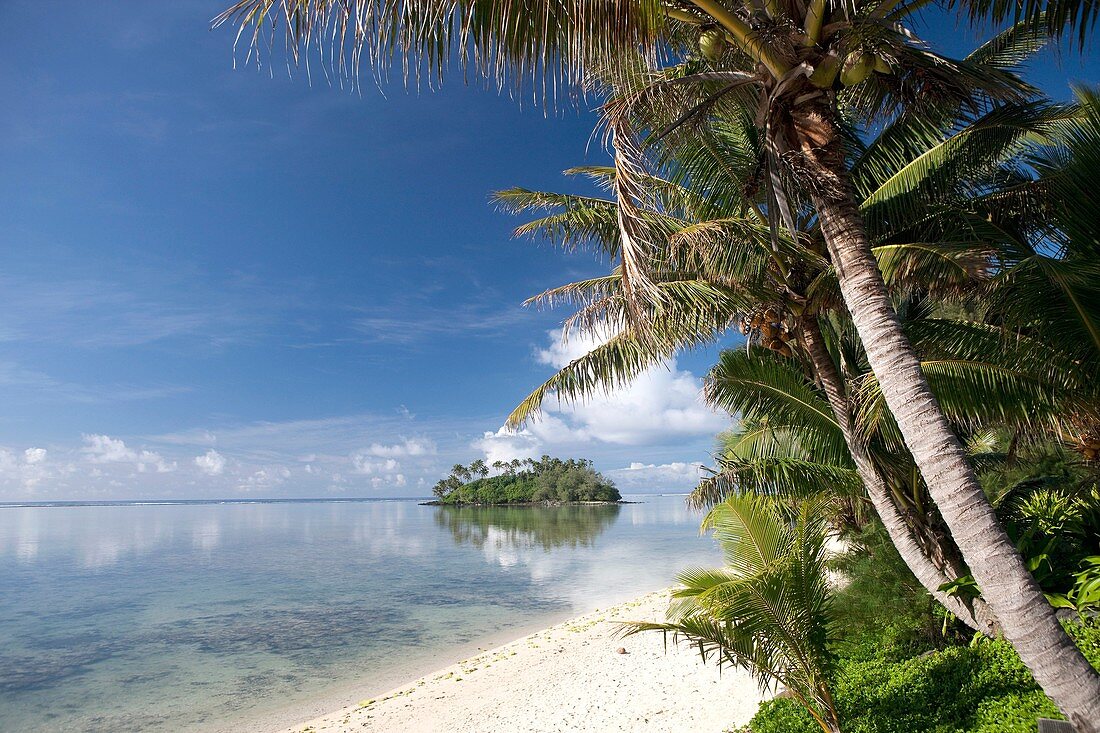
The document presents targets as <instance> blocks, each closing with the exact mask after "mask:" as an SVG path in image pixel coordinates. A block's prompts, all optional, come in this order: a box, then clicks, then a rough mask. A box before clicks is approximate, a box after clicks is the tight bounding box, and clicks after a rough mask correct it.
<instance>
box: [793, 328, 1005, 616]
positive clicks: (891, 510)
mask: <svg viewBox="0 0 1100 733" xmlns="http://www.w3.org/2000/svg"><path fill="white" fill-rule="evenodd" d="M799 340H800V341H801V343H802V346H803V348H804V349H805V350H806V353H807V355H808V356H809V358H810V362H811V363H812V364H813V370H814V373H815V375H816V376H817V378H818V379H819V380H820V382H821V386H822V389H824V391H825V394H826V396H827V397H828V400H829V406H830V407H831V408H832V410H833V416H834V417H835V418H836V421H837V425H839V426H840V432H841V434H842V435H843V436H844V442H845V444H846V445H847V446H848V452H849V453H850V454H851V456H852V462H853V463H855V464H856V469H857V470H858V471H859V476H860V479H862V481H863V486H864V488H865V489H866V491H867V496H868V498H869V499H870V500H871V505H872V506H874V508H875V512H876V513H877V514H878V516H879V519H880V520H881V521H882V525H883V527H885V529H886V534H887V535H889V537H890V541H891V542H893V544H894V547H896V548H897V551H898V554H900V555H901V558H902V559H903V560H904V561H905V564H906V565H908V566H909V569H910V570H911V571H912V572H913V575H914V576H916V578H917V580H918V581H920V583H921V585H923V586H924V587H925V589H927V590H928V592H929V593H931V594H932V596H933V597H934V598H935V599H936V600H937V601H939V602H940V603H941V604H942V605H943V606H944V608H946V609H947V610H948V611H950V612H951V613H953V614H955V616H956V617H957V618H958V619H959V620H960V621H962V622H963V623H964V624H966V625H967V626H969V627H970V628H971V629H973V630H975V631H980V632H981V633H983V634H986V635H989V634H991V633H992V632H993V631H995V630H996V628H997V624H996V618H995V617H994V615H993V612H992V611H991V610H990V608H989V606H988V604H987V603H986V602H985V601H984V600H983V599H981V598H975V599H973V601H971V604H970V605H968V604H967V603H965V602H964V601H963V600H962V599H961V598H959V597H958V596H954V595H948V594H947V593H945V592H943V591H942V590H940V587H941V586H942V585H944V584H945V583H949V582H951V581H953V580H957V579H958V575H959V574H958V573H955V572H952V570H953V568H950V567H948V566H947V565H946V564H945V565H944V566H942V567H941V566H937V565H936V564H935V563H934V562H933V560H932V559H931V558H930V557H929V553H928V552H927V551H926V550H925V548H923V547H921V546H920V544H919V543H918V542H917V540H916V538H915V537H914V533H913V528H912V527H911V526H910V525H909V523H908V522H906V521H905V518H904V517H903V516H902V513H901V511H900V510H899V509H898V507H897V504H895V502H894V500H893V498H892V497H891V496H890V490H889V488H887V486H886V482H885V480H884V479H883V478H882V475H881V474H880V473H879V471H878V469H877V468H876V467H875V465H874V463H873V462H872V460H871V457H870V455H868V453H867V449H866V448H865V447H864V445H863V443H862V442H860V440H859V438H858V437H857V436H856V433H855V430H854V427H853V425H852V413H851V407H850V405H849V402H848V398H847V396H846V394H845V388H844V384H843V382H842V380H841V379H840V375H839V374H837V372H836V369H835V367H834V366H833V361H832V357H831V356H830V355H829V352H828V350H827V349H826V348H825V344H824V342H823V341H822V337H821V331H820V328H819V327H818V325H817V322H816V317H814V316H806V317H804V319H803V322H802V325H801V327H800V329H799ZM939 554H940V555H946V554H948V553H946V552H941V553H939Z"/></svg>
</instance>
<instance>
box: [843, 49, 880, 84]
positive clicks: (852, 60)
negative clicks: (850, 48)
mask: <svg viewBox="0 0 1100 733" xmlns="http://www.w3.org/2000/svg"><path fill="white" fill-rule="evenodd" d="M874 68H875V57H874V55H873V54H869V53H853V54H852V55H850V56H849V57H848V58H847V59H846V60H845V61H844V68H843V69H841V70H840V83H841V84H843V85H844V86H846V87H851V86H855V85H856V84H859V83H860V82H861V81H863V80H864V79H866V78H867V77H868V76H870V75H871V71H872V70H874Z"/></svg>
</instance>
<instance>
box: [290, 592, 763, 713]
mask: <svg viewBox="0 0 1100 733" xmlns="http://www.w3.org/2000/svg"><path fill="white" fill-rule="evenodd" d="M667 598H668V595H667V591H658V592H655V593H650V594H647V595H645V596H642V597H640V598H637V599H635V600H633V601H628V602H626V603H621V604H618V605H616V606H612V607H610V608H607V609H602V610H599V611H595V612H593V613H589V614H585V615H583V616H579V617H577V618H573V619H570V620H568V621H565V622H563V623H559V624H557V625H555V626H551V627H549V628H547V629H543V630H541V631H538V632H535V633H533V634H530V635H528V636H525V637H523V638H521V639H517V640H515V641H512V642H509V643H507V644H504V645H503V646H499V647H496V648H494V649H490V650H488V651H484V652H481V653H479V654H477V655H476V656H473V657H470V658H469V659H466V660H464V661H462V662H459V663H458V664H454V665H451V666H449V667H445V668H443V669H440V670H437V671H436V672H434V673H432V674H429V675H427V676H425V677H421V678H420V679H418V680H414V681H412V682H409V683H407V684H405V685H402V686H401V687H398V688H396V689H393V690H391V691H390V692H388V693H385V694H382V695H378V696H376V697H375V698H373V699H369V700H362V701H361V702H360V703H359V704H358V705H351V706H348V707H344V708H341V709H340V710H336V711H334V712H331V713H329V714H327V715H324V716H322V717H319V718H316V719H314V720H311V721H308V722H302V723H299V724H297V725H294V726H292V727H290V728H285V729H283V731H282V732H281V733H304V732H308V733H348V732H350V731H360V732H362V731H371V732H379V733H381V732H383V731H385V732H387V733H388V732H390V731H395V732H396V731H416V732H421V731H422V732H423V733H434V732H435V731H439V732H442V731H447V732H448V733H475V732H476V733H492V732H495V731H502V732H515V733H544V732H545V733H550V732H554V733H572V732H573V731H585V732H592V733H596V732H597V731H598V732H600V733H603V732H605V731H606V732H609V733H610V732H613V731H623V732H624V733H625V732H628V731H630V732H632V731H654V732H661V733H688V731H691V733H722V732H723V731H727V730H731V729H734V728H736V727H738V726H740V725H743V724H744V723H747V722H748V720H749V719H750V718H751V717H752V715H753V713H754V712H755V711H756V707H757V705H758V704H759V702H760V700H761V699H762V696H761V694H760V692H759V690H758V688H757V687H756V685H755V683H754V682H753V681H752V680H751V679H749V677H748V676H747V675H746V674H745V673H744V672H741V671H738V670H732V669H726V670H724V671H723V672H722V674H721V675H719V673H718V669H717V667H715V666H713V665H706V666H705V665H703V664H702V662H701V661H700V659H699V656H698V654H697V653H696V652H694V651H692V650H690V649H688V648H685V647H681V648H676V647H673V646H671V645H670V646H669V647H668V650H667V652H666V650H665V645H664V641H663V639H662V638H661V635H660V634H642V635H638V636H633V637H630V638H628V639H620V638H619V637H618V636H617V635H616V633H615V631H616V629H615V625H614V624H615V622H617V621H643V620H660V619H663V617H664V610H665V607H666V605H667ZM620 647H622V648H625V649H626V650H627V652H628V653H627V654H619V653H618V652H617V650H618V649H619V648H620Z"/></svg>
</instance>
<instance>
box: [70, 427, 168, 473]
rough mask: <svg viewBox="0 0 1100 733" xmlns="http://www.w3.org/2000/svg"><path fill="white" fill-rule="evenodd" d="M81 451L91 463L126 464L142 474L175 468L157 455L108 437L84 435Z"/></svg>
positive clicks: (162, 471) (163, 471) (165, 471)
mask: <svg viewBox="0 0 1100 733" xmlns="http://www.w3.org/2000/svg"><path fill="white" fill-rule="evenodd" d="M81 451H82V452H83V453H84V455H85V456H86V457H87V459H88V461H90V462H91V463H126V464H130V465H133V466H135V467H136V468H137V470H138V471H139V472H142V473H144V472H145V471H148V470H153V471H156V472H157V473H168V472H170V471H174V470H176V467H177V465H176V463H175V462H174V461H172V462H170V461H166V460H165V459H164V458H162V457H161V455H160V454H159V453H155V452H153V451H149V450H144V449H143V450H140V451H139V450H135V449H133V448H130V447H129V446H127V445H126V443H125V442H124V441H122V440H121V439H119V438H112V437H111V436H109V435H85V436H84V447H83V448H82V449H81Z"/></svg>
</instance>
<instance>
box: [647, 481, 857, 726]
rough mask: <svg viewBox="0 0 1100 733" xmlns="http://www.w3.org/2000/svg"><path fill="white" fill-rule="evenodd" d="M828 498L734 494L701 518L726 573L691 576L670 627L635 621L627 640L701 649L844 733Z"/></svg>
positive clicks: (676, 595)
mask: <svg viewBox="0 0 1100 733" xmlns="http://www.w3.org/2000/svg"><path fill="white" fill-rule="evenodd" d="M826 509H827V500H821V499H813V498H808V499H803V500H802V501H800V502H797V503H794V504H789V503H785V502H782V501H779V500H776V499H774V498H771V497H766V496H757V495H753V494H743V495H738V496H731V497H729V498H728V499H726V500H725V501H724V502H722V503H720V504H718V505H716V506H715V507H714V508H713V509H711V511H710V513H709V514H708V515H707V517H706V519H705V520H704V521H703V527H704V528H705V529H713V530H714V537H715V539H716V540H717V541H718V543H719V545H720V546H721V547H722V551H723V555H724V557H725V567H723V568H720V569H715V570H705V569H698V570H686V571H684V572H682V573H680V575H679V577H678V580H679V582H680V585H679V587H677V588H675V589H674V590H673V592H672V597H673V604H672V607H671V608H670V610H669V621H668V622H667V623H636V624H630V625H628V626H626V630H627V633H638V632H641V631H661V632H663V633H665V634H671V635H672V638H673V639H674V640H676V641H681V640H682V641H685V642H687V643H689V644H692V645H694V646H696V647H698V649H699V653H700V655H701V656H702V658H703V660H704V661H705V660H707V659H710V658H714V659H715V660H717V662H718V664H719V665H725V664H728V665H732V666H735V667H742V668H744V669H746V670H748V671H749V672H750V673H751V674H752V675H753V676H754V677H756V679H757V680H758V681H759V682H760V684H761V686H762V687H765V688H769V687H775V686H777V685H782V686H783V687H784V688H785V689H786V690H787V691H789V692H790V693H791V694H792V695H793V696H794V697H795V699H797V700H798V702H799V703H800V704H801V705H803V706H804V707H805V709H806V710H807V712H808V713H809V714H810V715H811V716H812V718H813V720H814V721H815V722H816V723H817V724H818V726H819V727H820V728H821V729H822V730H824V731H825V732H826V733H831V732H833V731H839V730H840V727H839V725H840V724H839V721H838V718H837V711H836V709H835V706H834V704H833V698H832V692H831V691H830V680H831V677H832V671H833V670H832V665H833V659H832V654H831V652H830V650H829V648H828V642H829V640H830V629H831V627H832V626H833V623H834V620H833V614H832V594H831V592H830V589H829V580H828V576H827V573H826V560H827V550H826V539H827V537H828V524H827V522H826V517H827V516H828V511H827V510H826Z"/></svg>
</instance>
